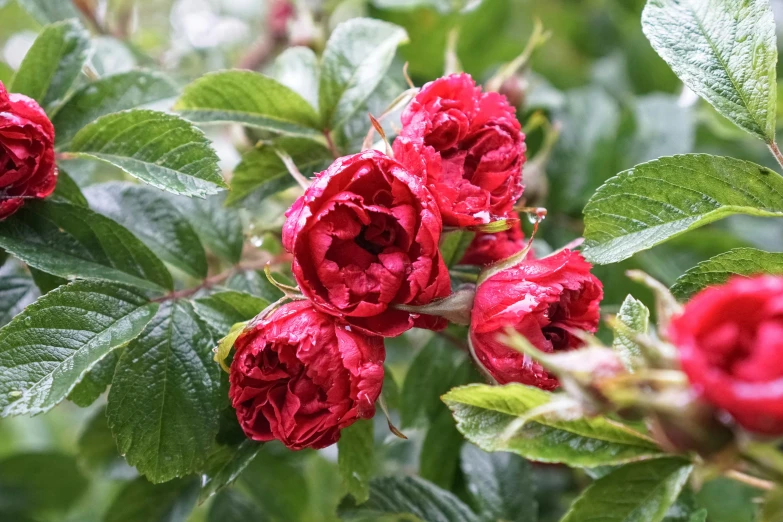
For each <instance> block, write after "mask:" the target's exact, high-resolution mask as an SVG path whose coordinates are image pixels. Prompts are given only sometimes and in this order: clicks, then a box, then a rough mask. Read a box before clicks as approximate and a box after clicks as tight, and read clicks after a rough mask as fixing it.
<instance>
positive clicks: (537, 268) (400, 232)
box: [230, 74, 602, 449]
mask: <svg viewBox="0 0 783 522" xmlns="http://www.w3.org/2000/svg"><path fill="white" fill-rule="evenodd" d="M402 123H403V127H402V131H401V133H400V135H399V136H398V137H397V139H396V140H395V142H394V145H393V153H394V157H393V158H392V157H390V156H387V155H386V154H383V153H381V152H378V151H375V150H367V151H364V152H360V153H358V154H353V155H350V156H345V157H342V158H339V159H337V160H335V161H334V163H332V165H331V166H330V167H329V168H327V169H326V170H325V171H323V172H321V173H320V174H318V175H317V176H316V177H315V179H314V180H313V182H312V184H311V185H310V186H309V187H308V188H307V189H306V190H305V192H304V194H303V195H302V196H301V197H299V198H298V199H297V200H296V201H295V202H294V204H293V205H292V206H291V208H290V209H289V210H288V212H287V213H286V222H285V224H284V226H283V245H284V246H285V248H286V250H287V251H288V252H290V253H291V254H292V258H293V263H292V272H293V275H294V278H295V280H296V283H297V285H298V288H299V290H300V292H301V293H302V296H303V298H304V299H302V300H297V301H294V302H291V303H288V304H284V305H282V306H280V307H279V308H277V309H276V310H275V311H273V312H272V313H271V314H268V315H266V316H264V315H262V316H259V317H258V318H257V319H256V320H255V321H254V322H253V323H252V324H251V325H250V326H248V327H247V328H246V329H245V330H244V332H243V333H242V334H241V335H240V337H239V338H238V339H237V341H236V343H235V348H236V352H235V356H234V360H233V363H232V367H231V378H230V381H231V389H230V396H231V400H232V403H233V406H234V408H235V409H236V411H237V416H238V418H239V421H240V424H241V426H242V428H243V429H244V431H245V433H246V434H247V436H248V437H250V438H252V439H254V440H259V441H268V440H271V439H278V440H280V441H282V442H283V443H284V444H286V446H288V447H289V448H292V449H301V448H305V447H310V448H321V447H324V446H327V445H329V444H332V443H334V442H336V441H337V440H338V438H339V436H340V430H341V429H343V428H345V427H347V426H349V425H350V424H352V423H353V422H355V421H356V420H357V419H361V418H369V417H371V416H373V415H374V413H375V406H374V404H375V401H376V399H377V398H378V396H379V394H380V392H381V386H382V383H383V374H384V370H383V361H384V348H383V338H384V337H393V336H397V335H400V334H402V333H403V332H405V331H407V330H408V329H410V328H412V327H418V328H426V329H430V330H436V331H437V330H440V329H443V328H445V326H446V324H447V323H446V319H445V317H444V316H448V317H455V315H449V314H448V313H443V314H442V316H441V314H440V313H439V312H436V311H435V310H436V309H437V308H438V307H436V306H433V305H434V304H435V303H437V302H441V301H442V302H443V303H445V302H447V301H446V300H447V299H448V298H449V296H451V295H452V292H451V279H450V276H449V270H448V267H447V266H446V264H445V262H444V260H443V257H442V255H441V252H440V249H439V244H440V241H441V236H442V234H443V232H444V228H445V227H453V228H467V227H476V226H479V227H480V226H481V225H485V224H487V223H490V222H493V221H496V220H509V222H512V223H514V225H515V227H514V228H512V229H510V230H507V231H504V232H498V233H478V234H477V235H476V237H475V238H474V240H473V242H472V244H471V245H470V246H469V248H468V250H467V251H466V252H465V254H464V257H463V259H462V263H463V264H473V265H478V266H483V265H489V264H492V263H495V262H497V261H500V260H504V259H506V258H509V257H510V256H512V255H515V254H518V253H519V252H520V251H522V250H523V249H525V247H526V245H525V240H524V236H523V234H522V231H521V228H520V227H519V216H518V215H517V214H516V213H515V212H514V210H513V209H514V204H515V203H516V202H517V200H518V199H519V197H520V196H521V194H522V190H523V186H522V165H523V163H524V161H525V142H524V135H523V134H522V132H521V127H520V124H519V122H518V121H517V119H516V116H515V111H514V109H513V108H512V107H511V106H510V105H509V104H508V102H507V101H506V100H505V98H504V97H503V96H501V95H498V94H497V93H483V92H482V91H481V89H480V88H479V87H477V86H476V84H475V83H474V82H473V80H472V79H471V77H470V76H468V75H466V74H457V75H451V76H448V77H445V78H441V79H439V80H436V81H434V82H431V83H429V84H427V85H425V86H424V87H423V88H422V89H421V91H420V92H419V93H418V95H417V96H416V97H415V99H414V100H413V101H412V102H411V104H410V105H409V106H408V107H407V109H406V110H405V112H404V114H403V116H402ZM523 257H524V259H523V260H521V261H520V262H519V263H517V264H514V265H513V266H512V267H511V268H508V269H506V270H503V271H500V272H498V273H497V274H495V275H493V276H492V277H489V278H488V279H487V281H485V282H484V283H483V284H481V285H479V287H478V290H477V292H476V294H475V295H476V298H475V306H474V307H473V312H472V324H471V327H470V339H471V342H472V346H473V351H474V353H475V355H476V359H477V362H478V363H479V364H480V365H481V366H483V367H484V368H485V369H486V371H487V372H488V373H489V374H490V375H492V376H493V377H494V379H495V380H496V381H497V382H500V383H506V382H511V381H517V382H523V383H528V384H533V385H536V386H540V387H542V388H546V389H552V388H554V387H556V386H557V380H556V379H555V378H554V377H553V376H551V375H549V374H548V373H547V372H546V371H544V370H543V369H542V368H541V367H540V366H538V365H536V364H534V363H532V362H531V361H529V360H526V359H525V357H524V356H523V355H521V354H519V353H518V352H516V351H514V350H512V349H511V348H508V347H506V346H504V345H502V344H501V343H500V341H498V340H497V337H498V335H499V334H501V333H503V331H505V329H506V328H515V329H517V330H518V331H520V332H522V333H523V334H525V335H526V336H528V338H529V339H530V340H531V342H533V343H534V344H536V346H539V347H540V348H541V349H542V350H544V351H549V352H552V351H556V350H566V349H571V348H575V347H577V346H579V344H580V342H579V340H578V338H577V337H576V336H575V335H574V333H573V332H574V330H577V329H579V330H588V331H595V329H596V326H597V324H598V304H599V302H600V299H601V297H602V290H601V284H600V282H599V281H598V280H597V279H596V278H595V277H594V276H592V275H591V274H590V273H589V270H590V265H589V264H588V263H587V262H585V261H584V260H583V259H582V258H581V256H580V255H579V254H578V253H574V252H570V251H568V250H564V251H562V252H561V253H559V254H556V255H553V256H551V257H548V258H545V259H541V260H535V259H532V256H527V257H525V256H524V254H523ZM455 295H456V294H455ZM471 297H472V292H471ZM471 300H472V299H468V300H467V307H468V308H469V307H470V301H471ZM454 301H455V302H456V301H459V303H460V305H459V306H465V303H466V300H465V299H459V300H458V299H454ZM428 305H429V306H428ZM441 308H446V307H445V306H444V307H441ZM428 312H430V313H428ZM435 314H438V315H435ZM457 315H459V314H457ZM463 315H464V316H465V317H467V316H468V315H469V310H465V313H464V314H463Z"/></svg>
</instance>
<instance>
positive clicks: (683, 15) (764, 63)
mask: <svg viewBox="0 0 783 522" xmlns="http://www.w3.org/2000/svg"><path fill="white" fill-rule="evenodd" d="M642 28H643V30H644V33H645V35H646V36H647V38H649V40H650V43H651V44H652V46H653V47H654V48H655V50H656V51H657V52H658V54H660V55H661V57H662V58H663V59H664V60H666V62H667V63H668V64H669V65H670V66H671V68H672V69H673V70H674V72H675V73H676V74H677V76H679V77H680V79H681V80H682V81H683V82H684V83H685V85H687V86H688V87H689V88H690V89H691V90H693V91H694V92H696V93H697V94H699V95H700V96H702V97H703V98H704V99H706V100H707V101H708V102H710V103H711V104H712V105H713V106H714V107H715V108H716V109H717V110H718V112H720V113H721V114H723V115H724V116H725V117H727V118H728V119H730V120H731V121H733V122H734V123H736V124H737V125H739V126H740V127H742V128H743V129H745V130H746V131H748V132H750V133H752V134H755V135H756V136H758V137H759V138H761V139H763V140H765V141H767V142H772V141H774V139H775V102H776V93H775V90H776V83H775V76H776V75H775V65H776V62H777V58H778V52H777V43H776V41H775V22H774V20H773V18H772V9H771V8H770V5H769V1H768V0H751V1H744V0H720V1H719V2H710V1H709V0H650V1H649V2H647V6H646V7H645V9H644V13H643V14H642Z"/></svg>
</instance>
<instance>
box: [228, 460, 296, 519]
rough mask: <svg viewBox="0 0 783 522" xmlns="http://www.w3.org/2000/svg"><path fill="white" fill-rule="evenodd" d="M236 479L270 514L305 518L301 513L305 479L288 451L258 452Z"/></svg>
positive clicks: (283, 517)
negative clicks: (279, 452) (274, 453)
mask: <svg viewBox="0 0 783 522" xmlns="http://www.w3.org/2000/svg"><path fill="white" fill-rule="evenodd" d="M239 482H240V484H241V486H242V487H243V489H244V490H245V491H246V492H247V493H248V494H250V496H252V497H253V499H254V500H255V501H256V503H258V504H259V505H260V506H262V507H263V509H264V511H265V512H266V513H268V514H269V515H270V517H271V518H274V519H277V520H281V521H282V520H306V519H305V518H303V515H304V512H305V510H306V509H307V499H308V495H309V491H308V488H307V482H306V481H305V478H304V476H303V475H302V470H301V469H300V468H299V466H297V465H296V463H295V462H293V458H292V455H291V453H290V452H285V453H281V454H280V455H273V454H272V453H271V452H269V451H261V452H259V453H258V455H257V456H256V458H255V459H253V461H252V462H251V463H250V464H249V465H248V466H247V468H245V471H244V472H243V473H242V475H241V476H240V478H239Z"/></svg>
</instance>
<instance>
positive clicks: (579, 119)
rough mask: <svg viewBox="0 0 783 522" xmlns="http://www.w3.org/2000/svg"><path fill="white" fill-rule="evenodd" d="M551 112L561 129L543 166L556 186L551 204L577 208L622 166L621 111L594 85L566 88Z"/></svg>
mask: <svg viewBox="0 0 783 522" xmlns="http://www.w3.org/2000/svg"><path fill="white" fill-rule="evenodd" d="M554 114H555V117H556V118H557V119H558V120H559V121H561V122H562V128H563V131H562V133H561V134H560V137H559V139H558V140H557V143H556V144H555V147H554V150H553V152H552V158H551V161H550V162H549V163H548V164H547V166H546V174H547V177H548V178H549V183H550V185H551V186H553V187H555V186H556V187H558V190H556V191H552V194H551V196H550V199H551V203H550V204H551V205H552V206H553V207H554V208H557V209H562V210H564V211H567V212H578V210H579V209H580V208H582V207H583V205H584V204H585V203H586V202H587V199H588V198H589V196H590V195H591V194H592V193H593V192H595V190H596V189H597V188H598V187H600V186H601V183H603V182H604V181H605V180H606V177H607V176H608V175H611V174H612V173H614V172H617V171H618V169H621V168H623V167H624V165H620V164H618V157H619V156H620V155H621V154H620V150H619V145H620V144H621V142H622V140H621V136H620V135H621V130H620V125H621V121H622V118H621V116H622V114H621V110H620V107H619V104H618V102H617V101H616V100H615V99H614V98H612V97H611V96H609V94H607V93H606V91H605V90H604V89H601V88H598V87H595V86H591V87H583V88H579V89H573V90H570V91H568V92H567V93H566V96H565V103H564V104H563V106H562V108H560V109H558V110H556V111H554ZM550 211H551V209H550Z"/></svg>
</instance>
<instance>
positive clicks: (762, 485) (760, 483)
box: [724, 469, 775, 491]
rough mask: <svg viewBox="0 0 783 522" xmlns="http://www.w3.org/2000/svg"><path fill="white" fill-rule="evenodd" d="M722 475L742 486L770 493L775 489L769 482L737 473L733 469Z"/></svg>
mask: <svg viewBox="0 0 783 522" xmlns="http://www.w3.org/2000/svg"><path fill="white" fill-rule="evenodd" d="M724 475H725V476H726V477H727V478H730V479H732V480H736V481H737V482H742V483H743V484H747V485H748V486H752V487H754V488H756V489H763V490H764V491H770V490H773V489H775V483H774V482H772V481H769V480H764V479H760V478H758V477H754V476H752V475H747V474H745V473H743V472H741V471H737V470H735V469H730V470H729V471H727V472H726V473H724Z"/></svg>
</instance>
